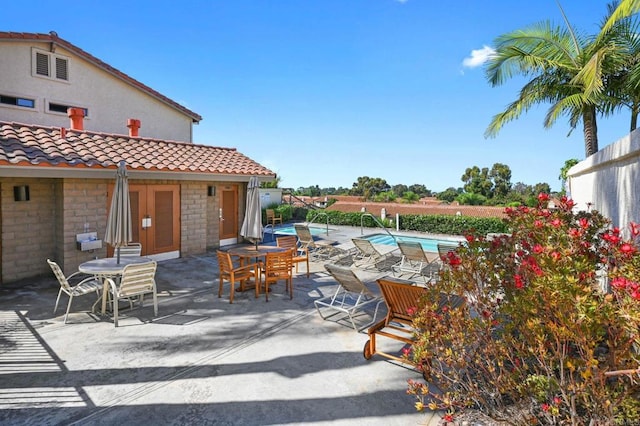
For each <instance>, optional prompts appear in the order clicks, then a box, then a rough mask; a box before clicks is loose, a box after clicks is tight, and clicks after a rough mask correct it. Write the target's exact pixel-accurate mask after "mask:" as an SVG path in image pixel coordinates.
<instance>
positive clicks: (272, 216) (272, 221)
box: [266, 209, 282, 226]
mask: <svg viewBox="0 0 640 426" xmlns="http://www.w3.org/2000/svg"><path fill="white" fill-rule="evenodd" d="M266 213H267V225H271V226H276V223H279V224H282V215H281V214H280V215H276V211H275V210H274V209H267V210H266Z"/></svg>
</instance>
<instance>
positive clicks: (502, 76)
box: [485, 8, 612, 156]
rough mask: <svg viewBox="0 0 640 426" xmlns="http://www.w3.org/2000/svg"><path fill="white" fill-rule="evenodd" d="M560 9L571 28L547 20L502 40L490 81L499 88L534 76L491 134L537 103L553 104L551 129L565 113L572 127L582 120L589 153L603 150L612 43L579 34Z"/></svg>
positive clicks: (497, 118)
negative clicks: (601, 128) (601, 117)
mask: <svg viewBox="0 0 640 426" xmlns="http://www.w3.org/2000/svg"><path fill="white" fill-rule="evenodd" d="M560 11H561V13H562V16H563V18H564V21H565V27H553V26H552V25H551V23H549V22H543V23H539V24H536V25H533V26H531V27H529V28H525V29H523V30H518V31H514V32H511V33H507V34H504V35H502V36H500V37H498V38H497V39H496V53H495V55H494V56H493V57H492V58H491V59H490V60H489V62H488V64H487V69H486V72H487V79H488V80H489V82H490V83H491V84H492V85H493V86H498V85H501V84H503V83H504V82H505V81H506V80H508V79H509V78H512V77H514V76H516V75H523V76H525V77H529V76H533V78H532V79H531V80H530V81H529V82H528V83H527V84H526V85H525V86H524V87H523V88H522V89H521V90H520V95H519V97H518V99H516V100H515V101H514V102H512V103H511V104H510V105H508V106H507V109H506V110H505V111H503V112H501V113H499V114H497V115H495V116H494V117H493V119H492V121H491V123H490V125H489V127H488V128H487V130H486V132H485V136H487V137H493V136H495V135H497V133H498V132H499V131H500V129H501V128H502V126H504V124H506V123H507V122H509V121H511V120H514V119H516V118H518V117H519V116H520V114H522V113H523V112H526V111H527V110H529V108H531V107H532V106H534V105H536V104H542V103H551V107H550V108H549V110H548V111H547V115H546V116H545V119H544V126H545V127H546V128H549V127H551V126H552V125H553V124H554V123H555V122H556V120H557V119H558V118H559V117H560V116H562V115H566V116H568V118H569V124H570V126H571V128H572V129H574V128H575V127H576V126H577V125H578V123H579V122H580V121H582V125H583V133H584V141H585V154H586V156H589V155H592V154H594V153H595V152H597V151H598V132H597V123H596V115H597V113H598V107H599V105H602V104H603V103H604V102H605V101H606V95H605V93H604V83H603V78H602V75H603V70H604V69H606V68H605V62H606V59H607V57H608V56H607V54H608V51H609V50H610V49H611V48H612V45H611V44H610V43H608V41H610V40H609V39H608V38H607V37H603V38H599V39H596V38H593V37H590V38H589V37H584V36H580V35H578V34H577V33H576V31H575V30H574V29H573V27H572V26H571V25H570V23H569V21H568V20H567V18H566V16H565V14H564V11H563V10H562V8H560Z"/></svg>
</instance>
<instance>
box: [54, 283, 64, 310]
mask: <svg viewBox="0 0 640 426" xmlns="http://www.w3.org/2000/svg"><path fill="white" fill-rule="evenodd" d="M61 294H62V287H60V291H58V298H57V299H56V306H55V307H54V308H53V313H54V314H55V313H56V311H57V310H58V302H60V295H61Z"/></svg>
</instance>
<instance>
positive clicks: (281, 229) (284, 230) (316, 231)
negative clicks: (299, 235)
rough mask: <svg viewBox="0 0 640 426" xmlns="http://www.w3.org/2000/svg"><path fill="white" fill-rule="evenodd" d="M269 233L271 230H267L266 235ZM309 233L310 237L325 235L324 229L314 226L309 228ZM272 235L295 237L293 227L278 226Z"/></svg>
mask: <svg viewBox="0 0 640 426" xmlns="http://www.w3.org/2000/svg"><path fill="white" fill-rule="evenodd" d="M270 231H271V230H267V234H268V233H270ZM309 231H311V235H322V234H324V235H326V234H327V228H326V227H323V228H318V227H314V226H309ZM329 231H331V229H329ZM273 233H274V234H278V235H296V228H294V227H293V225H288V226H287V225H285V226H278V227H276V228H274V229H273Z"/></svg>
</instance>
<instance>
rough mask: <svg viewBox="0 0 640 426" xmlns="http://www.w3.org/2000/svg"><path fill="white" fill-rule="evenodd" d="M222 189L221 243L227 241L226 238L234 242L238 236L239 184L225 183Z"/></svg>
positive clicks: (220, 213) (220, 214)
mask: <svg viewBox="0 0 640 426" xmlns="http://www.w3.org/2000/svg"><path fill="white" fill-rule="evenodd" d="M221 190H222V193H221V194H220V212H219V219H220V243H221V244H223V243H225V241H224V240H227V241H228V242H229V243H234V242H237V238H238V185H225V186H223V187H222V188H221ZM233 240H235V241H233Z"/></svg>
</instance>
